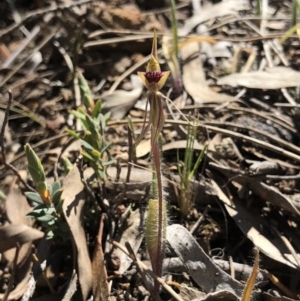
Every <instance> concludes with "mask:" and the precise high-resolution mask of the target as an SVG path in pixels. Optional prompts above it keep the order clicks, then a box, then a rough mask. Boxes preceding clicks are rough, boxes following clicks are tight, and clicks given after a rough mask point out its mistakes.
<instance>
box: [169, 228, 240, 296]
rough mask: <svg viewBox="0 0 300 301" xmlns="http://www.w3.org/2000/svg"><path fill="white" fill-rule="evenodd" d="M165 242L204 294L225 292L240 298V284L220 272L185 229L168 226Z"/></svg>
mask: <svg viewBox="0 0 300 301" xmlns="http://www.w3.org/2000/svg"><path fill="white" fill-rule="evenodd" d="M167 240H168V242H169V244H170V245H171V247H172V249H173V250H174V252H175V253H176V255H177V256H178V257H179V258H180V259H181V261H182V262H183V263H184V265H185V266H186V268H187V270H188V273H189V274H190V275H191V277H192V278H193V279H194V281H195V282H196V283H197V284H198V285H199V286H200V287H201V288H202V290H203V291H204V292H206V293H210V292H220V291H227V292H230V293H231V294H233V295H234V296H236V297H240V296H241V293H242V290H243V286H242V284H241V283H240V282H238V281H237V280H235V279H233V278H232V277H231V276H230V275H228V274H227V273H226V272H224V271H222V270H221V269H220V268H219V267H218V266H217V265H216V264H215V263H214V262H213V261H212V260H211V259H210V258H209V257H208V256H207V255H206V253H205V252H204V250H203V249H202V248H201V247H200V246H199V244H198V243H197V241H196V240H195V238H194V237H193V236H192V234H191V233H190V232H189V231H188V230H187V229H186V228H184V227H183V226H181V225H178V224H174V225H172V226H169V227H168V228H167ZM204 275H205V276H204Z"/></svg>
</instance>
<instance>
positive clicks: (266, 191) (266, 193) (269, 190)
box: [249, 181, 300, 216]
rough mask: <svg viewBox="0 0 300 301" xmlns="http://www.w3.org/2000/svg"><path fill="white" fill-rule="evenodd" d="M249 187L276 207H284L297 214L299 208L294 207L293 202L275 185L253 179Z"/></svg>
mask: <svg viewBox="0 0 300 301" xmlns="http://www.w3.org/2000/svg"><path fill="white" fill-rule="evenodd" d="M249 188H250V189H251V190H252V191H253V192H254V193H255V194H256V195H259V196H260V197H261V198H262V199H263V200H265V201H266V202H270V203H272V204H273V205H274V206H276V207H278V208H282V209H285V210H287V211H289V212H291V213H292V214H295V215H298V216H299V214H300V213H299V210H298V209H297V208H296V207H295V205H294V204H293V202H292V201H291V200H290V199H289V198H288V197H287V196H285V195H284V194H282V193H281V192H280V191H279V190H278V189H277V188H276V187H272V186H269V185H267V184H265V183H263V182H258V181H253V182H251V183H250V187H249Z"/></svg>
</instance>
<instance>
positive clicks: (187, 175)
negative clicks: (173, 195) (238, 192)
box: [177, 116, 207, 216]
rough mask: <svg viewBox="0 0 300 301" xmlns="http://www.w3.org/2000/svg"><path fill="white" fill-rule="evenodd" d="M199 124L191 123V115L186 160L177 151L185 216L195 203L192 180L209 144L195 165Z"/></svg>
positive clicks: (182, 208)
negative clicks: (180, 158)
mask: <svg viewBox="0 0 300 301" xmlns="http://www.w3.org/2000/svg"><path fill="white" fill-rule="evenodd" d="M196 134H197V126H196V125H193V124H191V116H190V117H189V123H188V128H187V138H186V148H185V152H184V161H183V162H180V160H179V154H178V153H177V162H178V165H177V168H178V173H179V177H180V183H181V189H180V195H179V208H180V212H181V213H182V215H183V216H186V215H188V213H189V211H190V209H191V206H192V204H193V195H192V191H191V187H190V184H191V181H192V179H193V178H194V176H195V173H196V171H197V170H198V167H199V165H200V163H201V161H202V159H203V157H204V155H205V152H206V149H207V144H205V145H204V147H203V149H202V151H201V153H200V154H199V156H198V158H197V160H196V162H195V164H194V166H193V165H192V164H193V157H194V145H195V141H196Z"/></svg>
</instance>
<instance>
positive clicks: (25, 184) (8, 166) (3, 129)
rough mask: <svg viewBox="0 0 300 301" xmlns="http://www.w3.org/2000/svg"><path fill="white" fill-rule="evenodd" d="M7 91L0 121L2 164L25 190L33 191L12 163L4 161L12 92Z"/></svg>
mask: <svg viewBox="0 0 300 301" xmlns="http://www.w3.org/2000/svg"><path fill="white" fill-rule="evenodd" d="M7 93H8V101H7V108H6V111H5V115H4V120H3V123H2V128H1V132H0V146H1V155H2V161H3V165H5V166H6V167H7V168H9V169H10V170H11V171H12V172H13V173H14V174H15V175H16V176H17V177H18V179H19V180H20V182H21V183H22V184H23V185H24V187H25V188H26V189H27V190H29V191H33V192H35V189H33V188H32V187H31V186H30V185H28V184H27V183H26V182H25V181H24V180H23V178H22V176H21V175H20V173H19V171H18V170H17V169H16V168H15V167H14V166H13V165H11V164H10V163H8V162H6V153H5V146H4V135H5V129H6V125H7V122H8V115H9V110H10V107H11V104H12V92H11V90H7Z"/></svg>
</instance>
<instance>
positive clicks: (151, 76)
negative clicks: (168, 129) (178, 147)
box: [136, 30, 170, 147]
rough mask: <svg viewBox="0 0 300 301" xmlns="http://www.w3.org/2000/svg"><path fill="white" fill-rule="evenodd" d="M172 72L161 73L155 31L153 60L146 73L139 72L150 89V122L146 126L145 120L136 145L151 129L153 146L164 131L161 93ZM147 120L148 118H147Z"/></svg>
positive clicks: (148, 98) (148, 101) (151, 59)
mask: <svg viewBox="0 0 300 301" xmlns="http://www.w3.org/2000/svg"><path fill="white" fill-rule="evenodd" d="M169 74H170V71H161V69H160V65H159V63H158V58H157V36H156V31H155V30H154V37H153V44H152V51H151V58H150V60H149V63H148V65H147V68H146V72H138V75H139V77H140V78H141V80H142V82H143V84H144V85H145V87H146V88H147V89H148V91H149V92H148V97H147V105H146V110H147V108H148V103H149V104H150V120H149V123H148V124H147V126H146V119H144V124H143V130H142V133H141V135H140V137H139V138H138V140H137V142H136V145H137V144H138V143H139V142H140V141H141V140H142V138H143V136H144V134H145V133H146V132H147V131H148V130H149V129H150V128H151V145H152V147H153V146H154V143H155V142H156V141H157V139H158V136H159V133H160V132H161V130H162V129H163V126H164V122H165V114H164V111H163V103H162V94H161V93H160V92H159V90H161V88H162V87H163V86H164V84H165V82H166V80H167V78H168V76H169ZM145 118H146V117H145Z"/></svg>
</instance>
